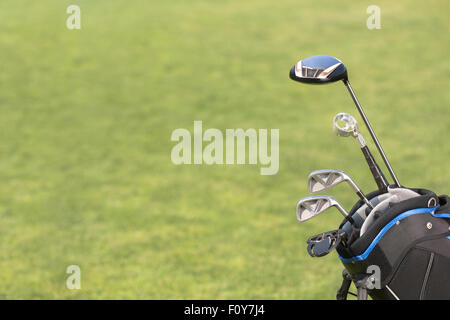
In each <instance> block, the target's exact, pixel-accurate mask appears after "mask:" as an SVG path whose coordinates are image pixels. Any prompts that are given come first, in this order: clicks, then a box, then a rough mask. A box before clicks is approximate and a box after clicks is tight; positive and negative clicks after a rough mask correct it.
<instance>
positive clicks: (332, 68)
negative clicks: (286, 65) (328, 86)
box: [289, 55, 348, 84]
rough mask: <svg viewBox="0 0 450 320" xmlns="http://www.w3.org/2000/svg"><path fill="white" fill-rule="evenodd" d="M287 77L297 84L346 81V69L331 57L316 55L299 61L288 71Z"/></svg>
mask: <svg viewBox="0 0 450 320" xmlns="http://www.w3.org/2000/svg"><path fill="white" fill-rule="evenodd" d="M289 77H290V78H291V79H292V80H294V81H298V82H302V83H309V84H324V83H330V82H335V81H339V80H347V79H348V78H347V68H346V67H345V65H344V64H343V63H342V61H340V60H338V59H336V58H335V57H332V56H327V55H316V56H311V57H308V58H306V59H303V60H300V61H299V62H297V64H296V65H295V66H293V67H292V68H291V70H290V73H289Z"/></svg>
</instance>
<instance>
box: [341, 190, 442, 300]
mask: <svg viewBox="0 0 450 320" xmlns="http://www.w3.org/2000/svg"><path fill="white" fill-rule="evenodd" d="M409 190H411V191H414V192H416V193H418V196H416V197H413V198H410V199H407V200H404V201H400V202H397V203H392V204H389V206H388V207H387V209H386V210H384V211H383V212H382V214H379V215H378V216H377V212H374V214H373V215H372V219H373V222H371V224H370V226H369V227H368V228H367V229H366V230H365V232H364V234H363V235H361V234H360V233H361V229H359V228H356V227H351V228H350V229H349V228H348V226H349V225H350V224H349V223H348V221H347V220H348V219H347V220H344V221H343V222H342V224H341V226H340V228H339V229H340V230H342V229H345V227H346V226H347V230H349V231H348V232H347V240H346V241H339V242H338V243H337V246H336V250H337V252H338V255H339V258H340V259H341V261H342V263H343V264H344V266H345V270H344V272H343V277H344V279H343V283H342V287H341V288H340V289H339V291H338V294H337V298H338V299H346V298H347V294H348V289H349V287H350V284H351V282H353V283H355V285H356V287H357V289H358V298H359V299H366V298H367V295H369V296H370V297H371V298H372V299H390V300H393V299H414V300H419V299H420V300H422V299H433V300H436V299H439V300H441V299H449V300H450V200H449V197H448V196H440V197H438V196H437V195H436V194H434V193H433V192H431V191H428V190H424V189H409ZM380 194H381V193H380V192H379V191H376V192H373V193H371V194H369V195H368V198H369V199H373V198H374V197H377V196H379V195H380ZM363 204H364V203H363V202H362V201H359V202H358V203H356V204H355V206H354V207H353V208H352V210H351V211H350V213H349V216H352V217H355V215H356V214H355V213H356V212H357V210H358V209H359V208H360V207H362V206H363Z"/></svg>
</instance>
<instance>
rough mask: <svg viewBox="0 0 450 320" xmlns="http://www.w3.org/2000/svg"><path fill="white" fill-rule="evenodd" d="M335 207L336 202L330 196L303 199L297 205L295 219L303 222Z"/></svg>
mask: <svg viewBox="0 0 450 320" xmlns="http://www.w3.org/2000/svg"><path fill="white" fill-rule="evenodd" d="M336 205H337V201H336V200H335V199H334V198H333V197H330V196H311V197H307V198H303V199H301V200H300V201H299V202H298V203H297V219H298V221H300V222H304V221H306V220H309V219H311V218H314V217H315V216H317V215H319V214H320V213H322V212H324V211H325V210H327V209H329V208H331V207H333V206H336Z"/></svg>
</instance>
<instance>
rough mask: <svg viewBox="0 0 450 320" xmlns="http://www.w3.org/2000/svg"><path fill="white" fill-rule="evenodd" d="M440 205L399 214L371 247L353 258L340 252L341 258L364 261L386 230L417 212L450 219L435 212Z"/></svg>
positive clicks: (447, 215)
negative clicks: (345, 256)
mask: <svg viewBox="0 0 450 320" xmlns="http://www.w3.org/2000/svg"><path fill="white" fill-rule="evenodd" d="M439 207H440V206H439V205H437V206H436V207H434V208H418V209H413V210H409V211H406V212H404V213H402V214H400V215H398V216H397V217H396V218H395V219H392V220H391V221H390V222H389V223H388V224H386V225H385V226H384V228H383V229H382V230H381V231H380V232H379V233H378V235H377V236H376V237H375V239H374V240H373V241H372V243H371V244H370V245H369V247H368V248H367V249H366V250H365V251H364V253H362V254H361V255H359V256H355V257H351V258H343V257H341V256H340V255H339V254H338V257H339V259H341V260H342V262H344V263H351V262H353V261H363V260H365V259H366V258H367V257H368V256H369V255H370V253H371V252H372V250H373V248H374V247H375V246H376V245H377V243H378V242H379V241H380V240H381V238H383V236H384V235H385V234H386V232H387V231H388V230H389V229H390V228H391V227H392V226H393V225H395V223H396V222H397V221H401V220H403V219H405V218H407V217H409V216H412V215H415V214H425V213H428V214H430V215H431V216H433V217H435V218H448V219H450V214H447V213H439V214H434V212H435V211H436V210H437V209H438V208H439ZM447 239H449V240H450V237H447Z"/></svg>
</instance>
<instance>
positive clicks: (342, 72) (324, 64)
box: [289, 55, 400, 187]
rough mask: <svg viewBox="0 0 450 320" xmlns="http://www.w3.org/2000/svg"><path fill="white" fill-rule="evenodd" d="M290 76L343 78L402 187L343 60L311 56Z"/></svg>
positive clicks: (324, 80) (312, 81) (318, 79)
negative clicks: (349, 79) (355, 91)
mask: <svg viewBox="0 0 450 320" xmlns="http://www.w3.org/2000/svg"><path fill="white" fill-rule="evenodd" d="M289 76H290V78H291V79H292V80H295V81H298V82H302V83H309V84H325V83H330V82H336V81H339V80H342V81H343V82H344V84H345V86H346V87H347V89H348V92H349V93H350V95H351V96H352V99H353V102H354V103H355V105H356V108H357V109H358V111H359V113H360V114H361V117H362V118H363V120H364V123H365V124H366V126H367V129H368V130H369V132H370V135H371V136H372V139H373V142H374V143H375V145H376V146H377V149H378V151H379V152H380V155H381V157H382V158H383V161H384V163H385V164H386V167H387V168H388V170H389V173H390V174H391V176H392V179H394V182H395V184H396V185H397V187H400V182H399V181H398V179H397V176H396V175H395V173H394V170H393V169H392V167H391V165H390V163H389V160H388V159H387V157H386V154H385V153H384V151H383V148H382V147H381V145H380V142H379V141H378V139H377V137H376V135H375V132H374V131H373V129H372V126H371V125H370V123H369V120H368V119H367V117H366V114H365V113H364V110H363V109H362V107H361V104H360V103H359V101H358V99H357V98H356V95H355V93H354V91H353V89H352V87H351V85H350V82H349V81H348V75H347V68H346V67H345V65H344V64H343V63H342V61H340V60H338V59H336V58H335V57H331V56H327V55H316V56H311V57H308V58H306V59H303V60H300V61H299V62H297V64H296V65H294V66H293V67H292V68H291V70H290V73H289Z"/></svg>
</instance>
